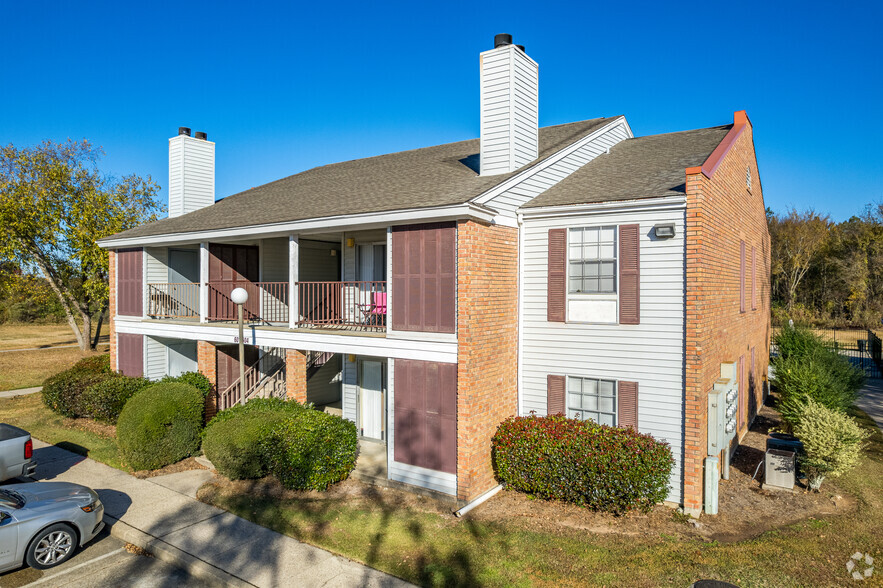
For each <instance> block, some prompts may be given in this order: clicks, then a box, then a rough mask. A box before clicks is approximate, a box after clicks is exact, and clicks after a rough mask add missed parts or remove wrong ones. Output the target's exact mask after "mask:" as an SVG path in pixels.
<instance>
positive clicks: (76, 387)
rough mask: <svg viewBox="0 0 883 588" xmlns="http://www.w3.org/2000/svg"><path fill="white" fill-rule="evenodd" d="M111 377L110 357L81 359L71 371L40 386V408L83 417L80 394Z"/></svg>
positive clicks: (56, 375)
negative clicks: (41, 387)
mask: <svg viewBox="0 0 883 588" xmlns="http://www.w3.org/2000/svg"><path fill="white" fill-rule="evenodd" d="M111 377H113V372H111V371H110V356H109V355H106V354H105V355H98V356H93V357H87V358H85V359H81V360H80V361H78V362H77V363H76V364H74V366H73V367H71V368H69V369H66V370H64V371H63V372H59V373H57V374H55V375H54V376H51V377H49V378H47V379H46V380H45V381H44V382H43V390H42V392H41V393H42V396H43V404H45V405H46V406H47V407H48V408H49V409H50V410H52V411H54V412H57V413H58V414H60V415H62V416H66V417H72V418H75V417H79V416H85V415H86V414H87V413H88V411H87V410H86V407H84V406H83V405H82V403H81V397H82V395H83V393H84V392H85V391H86V389H88V388H89V387H90V386H92V385H94V384H98V383H100V382H103V381H104V380H106V379H108V378H111Z"/></svg>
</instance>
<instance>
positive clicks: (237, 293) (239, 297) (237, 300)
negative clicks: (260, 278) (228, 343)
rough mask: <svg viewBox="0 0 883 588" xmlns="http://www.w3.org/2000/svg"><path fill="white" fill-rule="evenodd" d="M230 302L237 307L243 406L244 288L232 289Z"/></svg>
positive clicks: (240, 382) (240, 386)
mask: <svg viewBox="0 0 883 588" xmlns="http://www.w3.org/2000/svg"><path fill="white" fill-rule="evenodd" d="M230 300H232V301H233V303H234V304H236V306H238V307H239V403H240V404H245V343H244V340H245V339H244V337H243V332H242V331H243V325H242V305H243V304H245V303H246V302H248V291H247V290H246V289H245V288H233V291H232V292H231V293H230Z"/></svg>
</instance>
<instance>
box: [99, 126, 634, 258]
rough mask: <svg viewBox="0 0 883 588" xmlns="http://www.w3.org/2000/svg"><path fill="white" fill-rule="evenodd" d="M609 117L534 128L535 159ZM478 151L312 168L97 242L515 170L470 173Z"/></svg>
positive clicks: (358, 206) (333, 211)
mask: <svg viewBox="0 0 883 588" xmlns="http://www.w3.org/2000/svg"><path fill="white" fill-rule="evenodd" d="M616 118H619V117H610V118H596V119H592V120H585V121H580V122H574V123H568V124H564V125H556V126H551V127H543V128H541V129H540V130H539V143H540V144H539V151H540V154H539V158H538V160H539V159H544V158H546V157H548V156H549V155H552V154H553V153H555V152H556V151H558V150H560V149H562V148H564V147H566V146H567V145H569V144H571V143H573V142H574V141H577V140H578V139H580V138H582V137H584V136H586V135H588V134H589V133H591V132H593V131H595V130H596V129H598V128H600V127H601V126H603V125H605V124H607V123H610V122H612V121H613V120H615V119H616ZM478 151H479V141H478V139H472V140H469V141H460V142H458V143H448V144H445V145H437V146H435V147H425V148H423V149H415V150H413V151H401V152H399V153H391V154H389V155H380V156H377V157H369V158H366V159H356V160H353V161H345V162H342V163H335V164H331V165H326V166H322V167H316V168H313V169H310V170H307V171H305V172H301V173H299V174H295V175H293V176H289V177H287V178H283V179H281V180H277V181H275V182H270V183H269V184H264V185H263V186H258V187H256V188H251V189H249V190H246V191H244V192H240V193H238V194H234V195H232V196H228V197H227V198H224V199H223V200H220V201H218V202H216V203H215V204H214V205H212V206H208V207H206V208H203V209H201V210H197V211H195V212H191V213H189V214H185V215H183V216H179V217H175V218H171V219H162V220H159V221H156V222H153V223H149V224H145V225H141V226H139V227H135V228H133V229H129V230H127V231H123V232H121V233H117V234H116V235H113V236H112V237H108V238H107V239H104V240H102V241H112V240H114V239H118V238H132V237H148V236H154V235H168V234H175V233H186V232H191V231H207V230H216V229H228V228H235V227H241V226H253V225H263V224H270V223H280V222H289V221H297V220H305V219H312V218H323V217H330V216H338V215H345V214H359V213H371V212H384V211H391V210H401V209H409V208H429V207H436V206H445V205H454V204H462V203H464V202H467V201H469V200H470V199H472V198H474V197H475V196H478V195H479V194H481V193H483V192H485V191H486V190H488V189H490V188H492V187H494V186H496V185H497V184H499V183H500V182H503V181H504V180H506V179H508V178H509V177H511V176H512V175H514V174H516V173H518V172H512V173H510V174H501V175H496V176H487V177H481V176H478V175H477V174H476V172H475V171H474V169H473V168H477V159H478V157H477V154H478Z"/></svg>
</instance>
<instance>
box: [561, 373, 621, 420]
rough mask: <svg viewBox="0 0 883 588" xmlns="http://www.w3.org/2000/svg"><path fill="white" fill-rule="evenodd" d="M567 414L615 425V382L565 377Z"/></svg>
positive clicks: (576, 417) (572, 416)
mask: <svg viewBox="0 0 883 588" xmlns="http://www.w3.org/2000/svg"><path fill="white" fill-rule="evenodd" d="M567 416H569V417H571V418H574V419H580V420H592V421H595V422H596V423H599V424H601V425H610V426H611V427H615V426H616V382H614V381H612V380H594V379H591V378H574V377H568V378H567Z"/></svg>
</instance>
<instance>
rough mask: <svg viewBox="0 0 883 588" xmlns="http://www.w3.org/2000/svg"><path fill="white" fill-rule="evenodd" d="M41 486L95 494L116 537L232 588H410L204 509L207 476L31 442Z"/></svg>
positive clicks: (327, 553) (228, 514)
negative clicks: (142, 469)
mask: <svg viewBox="0 0 883 588" xmlns="http://www.w3.org/2000/svg"><path fill="white" fill-rule="evenodd" d="M34 447H35V451H34V457H35V458H36V459H37V464H38V465H37V475H36V476H35V477H36V478H37V479H38V480H41V481H42V480H46V481H50V480H56V481H65V482H74V483H77V484H83V485H84V486H89V487H90V488H93V489H94V490H95V491H96V492H98V495H99V496H100V497H101V501H102V502H103V503H104V507H105V514H104V517H105V522H106V523H107V524H108V525H110V526H111V534H112V535H113V536H115V537H118V538H119V539H121V540H123V541H127V542H129V543H132V544H134V545H137V546H139V547H141V548H143V549H145V550H147V551H149V552H150V553H152V554H153V555H155V556H156V557H157V558H159V559H163V560H165V561H169V562H171V563H174V564H176V565H178V566H180V567H183V568H184V569H186V570H187V572H189V573H190V574H192V575H193V576H195V577H199V578H201V579H204V580H207V581H210V582H212V583H214V584H216V585H227V586H268V587H269V586H303V587H307V586H329V587H334V586H340V587H344V586H378V587H386V586H390V587H393V586H395V587H398V586H410V584H408V583H406V582H404V581H402V580H399V579H398V578H395V577H393V576H390V575H388V574H384V573H383V572H379V571H377V570H374V569H372V568H369V567H367V566H364V565H362V564H359V563H356V562H353V561H351V560H348V559H346V558H344V557H340V556H337V555H333V554H331V553H329V552H327V551H325V550H323V549H319V548H317V547H313V546H311V545H306V544H304V543H301V542H299V541H297V540H296V539H292V538H291V537H287V536H285V535H281V534H279V533H276V532H274V531H271V530H269V529H266V528H264V527H261V526H259V525H256V524H254V523H251V522H249V521H246V520H245V519H241V518H239V517H237V516H235V515H232V514H230V513H228V512H226V511H223V510H221V509H218V508H215V507H213V506H209V505H207V504H203V503H202V502H199V501H198V500H196V499H195V498H193V497H192V496H189V495H188V494H194V491H193V487H194V484H196V483H200V478H201V479H202V480H203V481H204V479H205V477H206V476H207V475H210V474H209V473H208V472H206V471H205V470H201V471H200V473H199V474H190V473H188V472H182V474H189V479H188V480H187V481H185V480H184V478H188V476H182V475H181V474H173V475H170V476H162V477H160V478H153V479H144V480H141V479H138V478H134V477H132V476H130V475H128V474H127V473H125V472H122V471H120V470H117V469H114V468H112V467H110V466H106V465H104V464H102V463H98V462H96V461H94V460H91V459H88V458H84V457H82V456H81V455H77V454H75V453H71V452H69V451H66V450H64V449H60V448H58V447H55V446H51V445H47V444H46V443H43V442H42V441H38V440H36V439H35V440H34Z"/></svg>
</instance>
